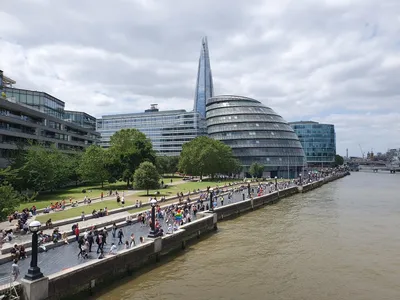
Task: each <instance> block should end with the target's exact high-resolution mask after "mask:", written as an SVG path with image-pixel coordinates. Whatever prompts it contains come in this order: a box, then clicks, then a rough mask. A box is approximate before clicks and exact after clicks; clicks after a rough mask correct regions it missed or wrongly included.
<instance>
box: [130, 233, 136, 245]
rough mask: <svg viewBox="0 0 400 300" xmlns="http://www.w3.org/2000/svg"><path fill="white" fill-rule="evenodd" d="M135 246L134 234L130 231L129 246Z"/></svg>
mask: <svg viewBox="0 0 400 300" xmlns="http://www.w3.org/2000/svg"><path fill="white" fill-rule="evenodd" d="M135 246H136V242H135V235H134V234H133V233H132V234H131V248H132V247H135Z"/></svg>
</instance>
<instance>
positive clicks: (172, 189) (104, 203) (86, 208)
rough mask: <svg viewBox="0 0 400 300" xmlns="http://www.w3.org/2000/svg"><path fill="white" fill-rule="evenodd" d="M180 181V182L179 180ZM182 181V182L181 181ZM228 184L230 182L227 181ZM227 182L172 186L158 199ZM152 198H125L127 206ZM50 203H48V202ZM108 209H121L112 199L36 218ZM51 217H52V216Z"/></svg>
mask: <svg viewBox="0 0 400 300" xmlns="http://www.w3.org/2000/svg"><path fill="white" fill-rule="evenodd" d="M177 181H178V180H177ZM179 181H181V180H179ZM226 182H227V183H228V182H230V181H226ZM224 184H225V182H217V181H213V182H210V181H205V182H185V183H181V184H177V185H170V186H169V187H168V188H166V189H160V190H159V191H160V193H161V194H160V195H157V198H160V197H161V196H165V197H167V198H168V197H172V196H175V195H176V193H177V192H178V191H179V192H180V191H182V193H184V194H186V193H187V192H188V191H189V190H190V191H193V189H196V190H197V189H205V188H206V187H207V186H212V187H215V186H217V185H220V186H222V185H224ZM155 192H156V190H151V191H149V195H155ZM149 197H150V196H147V195H146V192H144V191H138V194H134V195H129V196H126V197H125V205H132V204H135V203H136V200H140V201H142V203H147V200H148V198H149ZM47 203H48V202H47ZM104 207H107V208H108V210H111V209H114V208H118V207H120V206H119V205H118V204H117V201H116V200H115V199H110V200H103V201H102V202H97V203H93V204H91V205H90V206H88V205H83V204H80V206H78V207H76V208H71V209H67V210H64V211H60V212H55V213H52V214H49V215H40V216H38V217H36V219H37V220H38V221H40V222H42V223H45V222H46V221H47V220H48V219H49V218H51V219H52V221H58V220H63V219H68V218H72V217H78V216H80V215H81V213H82V211H84V212H85V214H88V213H91V212H92V211H93V209H96V210H99V209H100V208H104ZM50 215H51V216H50Z"/></svg>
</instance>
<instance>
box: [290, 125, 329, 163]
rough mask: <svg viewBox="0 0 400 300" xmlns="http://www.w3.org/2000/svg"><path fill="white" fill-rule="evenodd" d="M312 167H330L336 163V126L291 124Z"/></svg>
mask: <svg viewBox="0 0 400 300" xmlns="http://www.w3.org/2000/svg"><path fill="white" fill-rule="evenodd" d="M289 124H290V126H292V128H293V130H294V132H296V134H297V136H298V137H299V140H300V142H301V144H302V145H303V149H304V152H305V155H306V157H307V163H308V165H310V166H324V165H326V166H328V165H330V164H332V163H334V162H335V155H336V134H335V126H334V125H331V124H319V123H317V122H312V121H301V122H291V123H289Z"/></svg>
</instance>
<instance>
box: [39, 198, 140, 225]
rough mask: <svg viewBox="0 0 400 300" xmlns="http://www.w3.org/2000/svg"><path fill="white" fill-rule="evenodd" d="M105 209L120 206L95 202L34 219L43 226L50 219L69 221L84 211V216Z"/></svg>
mask: <svg viewBox="0 0 400 300" xmlns="http://www.w3.org/2000/svg"><path fill="white" fill-rule="evenodd" d="M132 204H133V203H132V202H130V201H125V205H132ZM105 207H107V209H108V210H109V211H110V210H111V209H115V208H119V207H121V205H118V204H117V201H116V200H115V199H114V200H107V201H105V200H104V201H102V202H97V203H92V204H91V205H87V204H80V205H79V206H78V207H74V208H71V209H67V210H64V211H60V212H55V213H51V214H45V215H43V214H41V215H40V216H37V217H36V220H38V221H39V222H40V223H42V224H44V223H46V221H47V220H48V219H49V218H51V220H52V221H53V222H54V221H59V220H63V219H69V218H73V217H78V216H80V215H81V213H82V212H83V211H84V212H85V215H87V214H91V213H92V211H93V209H95V210H97V211H99V210H100V209H104V208H105Z"/></svg>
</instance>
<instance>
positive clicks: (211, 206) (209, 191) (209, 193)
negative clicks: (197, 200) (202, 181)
mask: <svg viewBox="0 0 400 300" xmlns="http://www.w3.org/2000/svg"><path fill="white" fill-rule="evenodd" d="M208 197H209V198H210V210H213V209H214V203H213V188H210V189H209V190H208Z"/></svg>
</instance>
